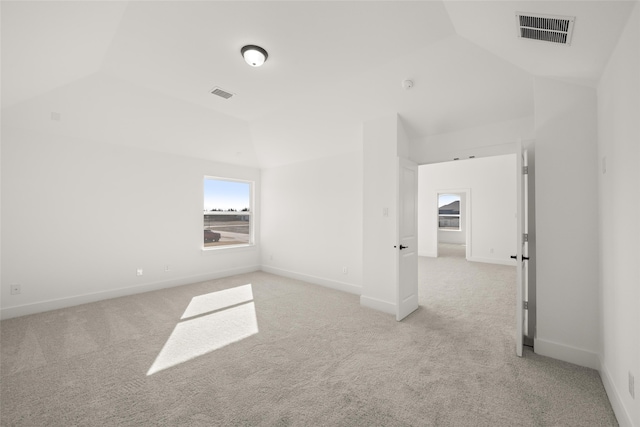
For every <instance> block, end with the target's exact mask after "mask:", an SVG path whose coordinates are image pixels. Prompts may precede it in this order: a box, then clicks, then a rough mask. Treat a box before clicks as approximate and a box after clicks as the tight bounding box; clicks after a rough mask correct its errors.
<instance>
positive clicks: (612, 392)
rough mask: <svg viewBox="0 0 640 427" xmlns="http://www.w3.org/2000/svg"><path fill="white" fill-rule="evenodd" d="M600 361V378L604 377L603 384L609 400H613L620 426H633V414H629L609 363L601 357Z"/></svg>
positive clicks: (612, 405)
mask: <svg viewBox="0 0 640 427" xmlns="http://www.w3.org/2000/svg"><path fill="white" fill-rule="evenodd" d="M599 361H600V368H599V369H598V371H600V378H601V379H602V384H603V385H604V389H605V391H606V392H607V396H608V397H609V402H611V407H612V408H613V412H614V413H615V414H616V418H617V419H618V424H620V427H633V422H632V421H631V415H629V412H628V411H627V408H625V406H624V403H622V399H621V398H620V393H619V392H618V389H617V388H616V385H615V383H614V382H613V379H612V378H611V373H610V372H609V369H608V368H607V365H605V364H604V362H603V361H602V359H601V358H600V359H599Z"/></svg>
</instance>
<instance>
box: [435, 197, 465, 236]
mask: <svg viewBox="0 0 640 427" xmlns="http://www.w3.org/2000/svg"><path fill="white" fill-rule="evenodd" d="M438 229H440V230H452V231H460V196H459V195H458V194H438Z"/></svg>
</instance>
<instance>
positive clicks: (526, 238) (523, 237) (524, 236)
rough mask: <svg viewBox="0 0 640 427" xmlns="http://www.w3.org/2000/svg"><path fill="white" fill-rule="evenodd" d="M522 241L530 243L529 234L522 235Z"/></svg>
mask: <svg viewBox="0 0 640 427" xmlns="http://www.w3.org/2000/svg"><path fill="white" fill-rule="evenodd" d="M522 241H523V242H528V241H529V234H528V233H522Z"/></svg>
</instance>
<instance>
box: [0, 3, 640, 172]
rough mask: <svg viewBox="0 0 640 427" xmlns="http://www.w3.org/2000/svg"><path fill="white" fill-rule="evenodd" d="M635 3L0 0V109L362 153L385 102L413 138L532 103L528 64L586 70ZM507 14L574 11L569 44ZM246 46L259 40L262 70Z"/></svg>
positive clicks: (161, 133) (239, 146)
mask: <svg viewBox="0 0 640 427" xmlns="http://www.w3.org/2000/svg"><path fill="white" fill-rule="evenodd" d="M632 5H633V2H610V1H607V2H591V1H585V2H582V1H567V2H556V1H554V2H537V1H536V2H521V1H504V2H485V1H472V2H458V1H455V2H453V1H452V2H442V1H407V2H404V1H388V2H380V1H354V2H343V1H320V2H313V1H290V2H271V1H257V2H245V1H241V2H231V1H199V2H184V1H174V2H171V1H136V2H57V1H51V2H28V1H20V2H4V1H3V2H2V3H1V4H0V7H1V8H2V9H1V12H2V29H1V31H2V107H3V108H2V119H3V123H4V124H9V125H11V124H14V125H22V126H28V127H30V128H35V129H40V130H43V131H46V132H57V133H63V134H68V135H70V136H74V137H78V138H83V139H85V140H87V141H90V140H102V141H108V142H112V143H118V144H125V145H131V146H136V147H139V148H144V149H152V150H158V151H164V152H170V153H174V154H180V155H186V156H192V157H198V158H204V159H210V160H217V161H221V162H226V163H234V164H242V165H247V166H257V167H271V166H277V165H281V164H286V163H292V162H296V161H300V160H305V159H309V158H314V157H323V156H328V155H332V154H336V153H340V152H347V151H353V150H357V149H359V147H360V146H361V143H362V140H361V124H362V122H363V121H365V120H368V119H371V118H375V117H377V116H381V115H385V114H389V113H398V114H400V116H401V117H402V119H403V122H404V124H405V128H406V130H407V132H408V134H409V137H411V138H420V137H424V136H428V135H434V134H441V133H446V132H451V131H455V130H459V129H464V128H469V127H473V126H479V125H483V124H486V123H493V122H498V121H504V120H510V119H514V118H518V117H524V116H530V115H532V114H533V76H534V75H545V76H554V77H562V78H565V79H573V80H574V81H578V82H581V83H586V84H594V82H596V81H597V79H598V78H599V75H600V73H601V72H602V68H603V66H604V64H605V63H606V60H607V58H608V56H609V53H610V52H611V49H612V47H613V45H614V44H615V41H616V40H617V37H618V35H619V32H620V30H621V29H622V28H623V26H624V23H625V18H626V14H627V13H628V12H629V11H630V10H631V7H632ZM516 11H526V12H532V13H560V14H565V15H572V16H576V17H577V19H576V27H575V33H574V40H573V44H572V46H570V47H567V46H553V45H548V44H544V43H540V42H532V41H529V40H521V39H518V38H517V37H516V36H515V34H516V27H515V17H514V13H515V12H516ZM598 17H603V18H605V19H601V20H599V21H598V20H597V18H598ZM245 44H258V45H261V46H263V47H264V48H266V49H267V50H268V51H269V59H268V61H267V62H266V63H265V65H264V66H263V67H261V68H252V67H249V66H247V65H246V64H245V63H244V61H243V60H242V58H241V56H240V48H241V47H242V46H243V45H245ZM404 79H412V80H413V81H414V84H415V85H414V87H413V89H411V90H409V91H406V90H403V89H402V88H401V82H402V80H404ZM214 86H220V87H222V88H223V89H225V90H227V91H230V92H232V93H234V94H235V96H234V97H233V98H231V99H228V100H225V99H222V98H219V97H215V96H213V95H211V94H210V93H209V92H210V90H211V88H213V87H214ZM51 112H57V113H59V114H60V120H59V121H52V120H51Z"/></svg>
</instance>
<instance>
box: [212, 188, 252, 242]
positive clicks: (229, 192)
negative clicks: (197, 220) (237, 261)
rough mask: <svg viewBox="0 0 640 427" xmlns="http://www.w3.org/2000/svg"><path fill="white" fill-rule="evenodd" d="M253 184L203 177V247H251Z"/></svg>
mask: <svg viewBox="0 0 640 427" xmlns="http://www.w3.org/2000/svg"><path fill="white" fill-rule="evenodd" d="M252 201H253V182H250V181H238V180H231V179H225V178H213V177H205V178H204V248H205V249H207V248H215V247H230V246H239V245H243V246H246V245H252V244H253V209H252Z"/></svg>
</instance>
